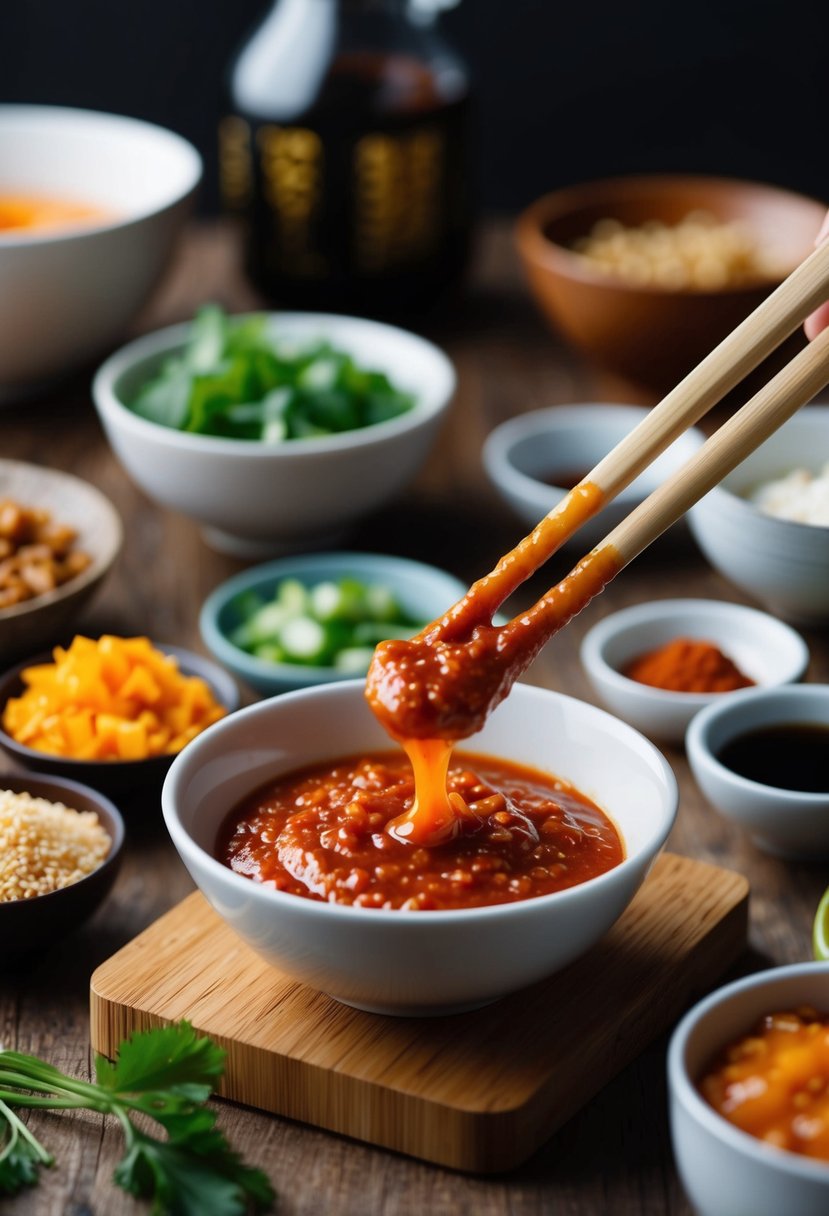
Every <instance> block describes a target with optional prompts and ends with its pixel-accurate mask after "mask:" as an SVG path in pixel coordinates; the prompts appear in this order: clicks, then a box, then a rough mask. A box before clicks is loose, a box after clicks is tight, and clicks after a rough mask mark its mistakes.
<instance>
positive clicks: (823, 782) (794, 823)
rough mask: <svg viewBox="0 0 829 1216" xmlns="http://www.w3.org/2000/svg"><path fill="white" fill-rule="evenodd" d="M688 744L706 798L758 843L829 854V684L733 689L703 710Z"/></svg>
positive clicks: (799, 855) (771, 849)
mask: <svg viewBox="0 0 829 1216" xmlns="http://www.w3.org/2000/svg"><path fill="white" fill-rule="evenodd" d="M686 747H687V752H688V761H689V763H690V765H691V771H692V772H693V774H694V777H695V778H696V781H697V784H698V785H699V787H700V789H701V790H702V792H703V794H704V795H705V797H706V798H707V799H708V801H709V802H710V803H711V805H712V806H713V807H714V808H715V809H716V810H717V811H719V813H720V814H721V815H723V816H724V817H725V818H726V819H729V820H731V821H732V822H733V823H737V824H739V825H740V826H741V827H743V828H745V829H746V831H747V832H749V834H750V835H751V837H752V839H753V840H754V843H755V844H756V845H757V846H758V848H761V849H763V850H765V851H766V852H767V853H773V854H775V855H776V856H778V857H785V858H790V859H792V860H805V861H816V860H819V859H822V858H829V684H791V685H787V686H785V687H780V688H750V689H746V690H745V691H744V692H737V693H733V694H731V695H730V696H729V697H728V699H727V700H723V701H721V702H718V703H716V704H713V705H710V706H708V707H707V708H706V709H703V710H702V711H701V712H700V713H699V714H697V716H696V717H695V718H694V719H693V720H692V721H691V724H690V726H689V727H688V733H687V735H686Z"/></svg>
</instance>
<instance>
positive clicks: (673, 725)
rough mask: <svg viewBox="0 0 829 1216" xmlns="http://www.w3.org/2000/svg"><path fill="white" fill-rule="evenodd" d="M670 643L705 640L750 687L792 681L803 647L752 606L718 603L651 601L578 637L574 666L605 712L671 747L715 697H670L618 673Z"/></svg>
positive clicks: (799, 670)
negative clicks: (578, 661)
mask: <svg viewBox="0 0 829 1216" xmlns="http://www.w3.org/2000/svg"><path fill="white" fill-rule="evenodd" d="M675 638H692V639H694V640H695V641H703V642H713V643H714V645H715V646H718V647H719V648H720V650H722V651H723V653H724V654H726V655H727V656H728V657H729V658H730V659H731V660H732V661H733V662H734V663H736V664H737V666H738V667H739V668H740V670H741V671H742V672H743V674H744V675H746V676H748V677H749V679H751V680H754V682H755V684H758V685H763V686H770V685H771V686H775V685H778V684H789V683H792V682H793V681H795V680H799V679H800V677H801V676H802V675H803V672H804V671H805V670H806V667H807V664H808V662H809V649H808V647H807V645H806V643H805V642H804V641H803V639H802V638H801V636H800V634H798V633H795V631H794V629H791V628H789V626H788V625H784V624H782V623H781V622H780V621H777V620H775V618H774V617H771V616H768V615H767V614H766V613H765V612H760V611H758V609H756V608H747V607H745V606H744V605H742V604H728V603H723V602H720V601H718V600H656V601H655V602H653V603H648V604H637V605H635V606H634V607H632V608H624V609H622V611H621V612H613V613H611V614H610V616H606V617H605V618H604V619H603V620H601V621H599V623H598V624H597V625H594V626H593V628H592V629H590V630H589V631H588V633H587V634H585V637H584V640H583V642H582V644H581V661H582V665H583V666H584V669H585V671H586V672H587V675H588V678H589V679H590V683H591V684H592V685H593V687H594V689H595V690H596V692H597V693H598V695H599V696H600V697H601V699H602V700H603V701H604V703H605V705H607V707H608V709H610V710H612V711H613V713H615V714H618V715H619V716H620V717H621V718H624V719H625V721H627V722H630V723H631V724H632V725H633V726H635V727H636V728H637V729H638V730H641V731H644V732H645V734H646V735H649V736H651V737H652V738H655V739H661V740H664V741H666V742H668V741H670V742H679V741H681V740H682V738H683V737H684V735H685V730H686V728H687V726H688V723H689V722H690V721H691V719H692V718H693V717H694V715H695V714H697V713H699V711H700V710H701V709H704V708H705V706H706V705H711V704H714V703H719V702H720V701H722V699H723V698H724V697H731V696H733V694H732V693H723V692H715V693H708V692H672V691H670V690H668V689H662V688H651V687H650V685H648V684H640V683H639V681H638V680H631V679H629V678H628V677H627V676H624V675H622V674H621V671H620V668H622V667H625V666H626V665H627V664H628V663H629V662H631V661H632V660H633V659H635V658H637V657H638V656H639V655H641V654H645V653H646V652H647V651H649V650H656V649H658V647H660V646H664V645H665V643H667V642H670V641H673V640H674V639H675Z"/></svg>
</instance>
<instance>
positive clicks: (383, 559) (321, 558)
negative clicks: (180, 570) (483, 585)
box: [199, 553, 466, 696]
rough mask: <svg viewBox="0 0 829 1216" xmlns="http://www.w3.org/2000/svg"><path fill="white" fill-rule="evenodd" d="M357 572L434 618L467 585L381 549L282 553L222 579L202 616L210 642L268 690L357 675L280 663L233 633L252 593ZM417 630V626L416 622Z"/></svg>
mask: <svg viewBox="0 0 829 1216" xmlns="http://www.w3.org/2000/svg"><path fill="white" fill-rule="evenodd" d="M343 577H353V578H356V579H359V581H360V582H362V583H378V584H381V585H382V586H384V587H386V588H388V590H389V591H391V592H392V593H393V595H394V596H395V598H396V599H397V600H398V601H399V603H400V605H401V607H402V608H403V611H404V612H405V613H406V615H407V616H408V617H410V618H411V619H412V620H416V621H423V622H424V623H425V622H427V621H431V620H433V619H434V618H435V617H438V616H440V615H441V614H442V613H444V612H445V611H446V609H447V608H450V607H451V606H452V604H454V603H455V601H456V600H459V599H460V598H461V596H462V595H463V594H464V593H465V591H466V585H465V584H464V583H462V582H461V581H460V579H457V578H455V577H454V576H453V575H451V574H448V573H447V572H446V571H445V570H439V569H438V568H437V567H436V566H428V565H426V564H425V563H423V562H416V561H412V560H411V559H409V558H405V557H390V556H387V555H385V554H381V553H313V554H308V555H307V556H303V557H286V558H279V559H277V560H276V561H272V562H264V563H263V564H262V565H259V566H254V567H252V568H251V569H250V570H246V571H244V573H242V574H238V575H236V576H235V577H234V578H231V579H228V580H227V582H224V583H221V584H220V585H219V586H218V587H216V589H215V590H214V591H212V592H211V594H210V595H209V596H208V597H207V599H206V600H205V602H204V605H203V606H202V610H201V615H200V618H199V627H200V629H201V636H202V640H203V641H204V644H205V646H206V647H207V649H208V650H209V651H210V653H211V654H212V655H213V657H214V658H216V659H218V661H219V662H220V663H222V664H223V665H224V666H225V667H226V668H227V669H228V670H229V671H231V672H233V674H234V675H235V676H237V677H238V678H239V679H240V680H244V681H245V682H246V683H248V684H250V685H251V686H252V687H253V688H255V689H256V690H257V691H258V692H261V693H264V694H265V695H266V696H274V695H275V694H277V693H282V692H289V691H291V690H293V689H296V688H311V687H312V686H314V685H316V684H328V683H332V682H333V681H338V680H349V679H354V677H355V675H356V674H358V673H356V672H354V671H340V670H339V669H338V668H336V667H317V666H305V665H302V664H299V663H275V662H270V661H268V660H265V659H260V658H257V657H256V656H254V655H252V654H249V653H248V651H246V650H243V649H242V648H241V647H240V646H237V645H235V644H234V643H233V642H232V641H231V640H230V639H231V635H232V634H233V632H234V631H235V630H236V629H237V628H238V626H239V625H241V624H242V622H243V620H244V605H245V601H246V600H247V599H248V597H249V596H250V595H251V593H253V594H255V595H258V596H260V597H261V598H263V599H266V600H267V599H270V598H272V596H273V595H274V593H275V591H276V588H277V586H278V585H279V583H281V582H282V580H283V579H287V578H291V579H297V580H298V581H299V582H301V583H303V584H304V585H305V586H307V587H311V586H313V585H314V584H316V583H320V582H325V581H327V580H336V579H339V578H343ZM412 632H413V633H415V632H417V629H416V627H414V628H413V629H412Z"/></svg>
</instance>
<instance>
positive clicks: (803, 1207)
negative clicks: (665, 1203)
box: [668, 963, 829, 1216]
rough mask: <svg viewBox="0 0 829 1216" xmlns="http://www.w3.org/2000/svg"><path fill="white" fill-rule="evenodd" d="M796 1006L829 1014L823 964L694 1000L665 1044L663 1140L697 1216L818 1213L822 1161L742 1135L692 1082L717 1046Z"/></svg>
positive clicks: (827, 1190)
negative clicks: (667, 1132)
mask: <svg viewBox="0 0 829 1216" xmlns="http://www.w3.org/2000/svg"><path fill="white" fill-rule="evenodd" d="M800 1005H811V1006H812V1007H813V1008H815V1009H817V1010H818V1011H819V1012H821V1013H826V1012H829V963H798V964H796V965H795V966H790V967H778V968H776V969H774V970H772V971H761V972H760V973H759V974H757V975H750V976H748V977H747V978H746V979H741V980H737V981H736V983H733V984H728V985H726V986H725V987H724V988H720V989H718V990H717V991H716V992H713V993H712V994H711V995H710V996H708V997H706V998H705V1000H703V1001H700V1003H699V1004H698V1005H695V1006H694V1008H693V1009H691V1010H690V1012H689V1013H687V1014H686V1015H685V1017H684V1018H683V1019H682V1021H681V1022H680V1023H679V1025H678V1026H677V1028H676V1030H675V1031H674V1034H673V1037H672V1038H671V1044H670V1048H669V1050H668V1089H669V1096H670V1119H671V1138H672V1141H673V1148H674V1156H675V1157H676V1164H677V1169H678V1170H679V1176H680V1178H681V1179H682V1183H683V1186H684V1187H685V1190H686V1191H687V1193H688V1197H689V1198H690V1200H691V1203H692V1205H693V1208H694V1211H695V1212H696V1213H698V1216H748V1213H750V1214H751V1216H825V1214H826V1212H827V1211H829V1162H824V1161H816V1160H812V1159H809V1158H807V1157H803V1156H800V1155H799V1154H797V1153H791V1152H788V1151H786V1150H785V1149H779V1148H775V1147H774V1146H773V1145H771V1144H765V1143H764V1142H763V1141H761V1140H758V1139H756V1138H755V1137H754V1136H750V1135H749V1134H748V1133H747V1132H744V1131H742V1130H741V1129H740V1128H738V1127H735V1126H733V1124H731V1123H729V1122H728V1120H727V1119H724V1118H723V1117H722V1116H721V1115H720V1114H718V1112H717V1111H716V1110H714V1108H713V1107H712V1106H709V1104H708V1103H707V1102H706V1101H705V1100H704V1099H703V1098H702V1096H701V1095H700V1093H699V1092H698V1090H697V1082H698V1081H699V1080H700V1078H701V1076H702V1075H703V1073H704V1071H705V1069H706V1068H707V1067H708V1066H709V1065H710V1064H711V1062H712V1061H713V1060H714V1059H715V1058H716V1057H717V1055H718V1054H719V1053H720V1051H722V1049H723V1048H724V1047H727V1046H728V1045H729V1044H730V1043H732V1042H734V1041H735V1040H737V1039H739V1038H741V1037H742V1036H743V1035H746V1034H749V1033H750V1032H751V1031H752V1030H753V1028H754V1027H755V1025H756V1024H757V1022H758V1021H759V1020H760V1019H761V1018H762V1017H763V1016H764V1015H765V1014H769V1013H779V1012H781V1011H783V1010H786V1009H793V1008H797V1007H798V1006H800Z"/></svg>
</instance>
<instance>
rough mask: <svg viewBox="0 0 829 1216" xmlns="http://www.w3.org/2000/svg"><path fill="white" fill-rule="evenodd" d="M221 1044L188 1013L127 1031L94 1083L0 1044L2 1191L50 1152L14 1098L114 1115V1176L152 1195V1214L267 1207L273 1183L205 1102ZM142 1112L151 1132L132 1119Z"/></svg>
mask: <svg viewBox="0 0 829 1216" xmlns="http://www.w3.org/2000/svg"><path fill="white" fill-rule="evenodd" d="M224 1062H225V1052H224V1051H223V1050H222V1049H221V1048H220V1047H217V1046H216V1044H215V1043H213V1042H212V1041H211V1040H210V1039H208V1038H205V1037H204V1036H201V1035H198V1034H197V1033H196V1031H195V1030H194V1029H193V1027H192V1026H191V1025H190V1024H189V1023H188V1022H180V1023H178V1025H175V1026H163V1027H159V1028H158V1029H155V1030H149V1031H146V1032H144V1033H137V1034H134V1035H133V1036H132V1037H131V1038H130V1039H128V1040H126V1041H125V1042H123V1043H122V1044H121V1046H120V1049H119V1052H118V1057H117V1059H116V1061H115V1062H114V1063H110V1062H109V1061H108V1060H106V1059H104V1058H103V1057H101V1056H98V1057H97V1059H96V1072H97V1077H98V1083H97V1084H96V1085H93V1084H90V1083H89V1082H87V1081H81V1080H78V1079H77V1078H74V1077H68V1076H65V1075H64V1074H63V1073H61V1072H59V1071H58V1070H57V1069H56V1068H54V1067H53V1066H52V1065H50V1064H47V1063H45V1062H44V1061H42V1060H38V1059H37V1058H36V1057H35V1056H27V1055H23V1054H21V1053H19V1052H11V1051H0V1194H7V1195H13V1194H16V1193H17V1191H19V1190H20V1189H21V1188H22V1187H24V1186H34V1185H35V1184H36V1183H37V1181H38V1167H39V1166H41V1165H51V1164H52V1157H51V1155H50V1154H49V1153H48V1152H47V1151H46V1149H45V1148H44V1147H43V1146H42V1145H41V1144H40V1143H39V1141H38V1140H37V1139H36V1138H35V1136H34V1135H33V1134H32V1132H30V1131H29V1129H28V1128H27V1127H26V1125H25V1124H24V1123H23V1122H22V1121H21V1120H20V1119H19V1117H18V1116H17V1115H16V1114H15V1112H14V1110H13V1109H12V1107H13V1106H23V1107H26V1106H29V1107H43V1108H47V1109H56V1110H57V1109H78V1108H82V1109H87V1110H95V1111H98V1112H100V1113H101V1114H112V1115H114V1116H115V1117H116V1118H117V1119H118V1121H119V1123H120V1125H121V1128H122V1130H123V1133H124V1141H125V1152H124V1157H123V1159H122V1160H121V1162H120V1163H119V1165H118V1166H117V1168H116V1170H115V1174H114V1181H115V1182H116V1183H117V1185H119V1186H121V1187H123V1189H124V1190H126V1191H129V1193H130V1194H131V1195H135V1196H136V1197H137V1198H140V1199H148V1200H150V1201H151V1203H152V1208H151V1211H152V1214H153V1216H245V1214H246V1213H248V1212H250V1211H265V1210H267V1209H268V1208H269V1207H270V1206H271V1205H272V1203H273V1199H274V1192H273V1188H272V1186H271V1184H270V1181H269V1180H268V1178H267V1176H266V1175H265V1174H264V1173H263V1172H262V1171H261V1170H258V1169H255V1168H252V1167H251V1166H248V1165H245V1163H244V1162H243V1161H242V1159H241V1158H240V1156H239V1155H238V1153H236V1152H235V1151H234V1150H233V1149H232V1148H231V1147H230V1145H229V1144H228V1142H227V1140H226V1139H225V1137H224V1135H223V1134H222V1132H221V1131H219V1129H218V1128H217V1127H216V1125H215V1124H216V1116H215V1114H214V1112H213V1111H212V1110H210V1109H209V1108H208V1107H206V1106H205V1105H204V1103H205V1102H206V1101H207V1099H208V1097H209V1096H210V1093H211V1091H212V1090H213V1089H214V1088H215V1086H216V1084H217V1083H218V1081H219V1079H220V1078H221V1075H222V1071H223V1068H224ZM133 1112H138V1113H140V1114H143V1115H147V1116H149V1117H150V1118H151V1119H153V1120H154V1121H155V1123H156V1124H158V1125H160V1127H161V1128H163V1129H164V1132H166V1138H165V1139H157V1138H156V1137H155V1136H153V1135H150V1134H149V1133H148V1132H147V1131H145V1130H144V1129H143V1127H139V1126H138V1125H137V1124H136V1123H135V1122H134V1121H133V1119H132V1117H131V1113H133Z"/></svg>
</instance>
